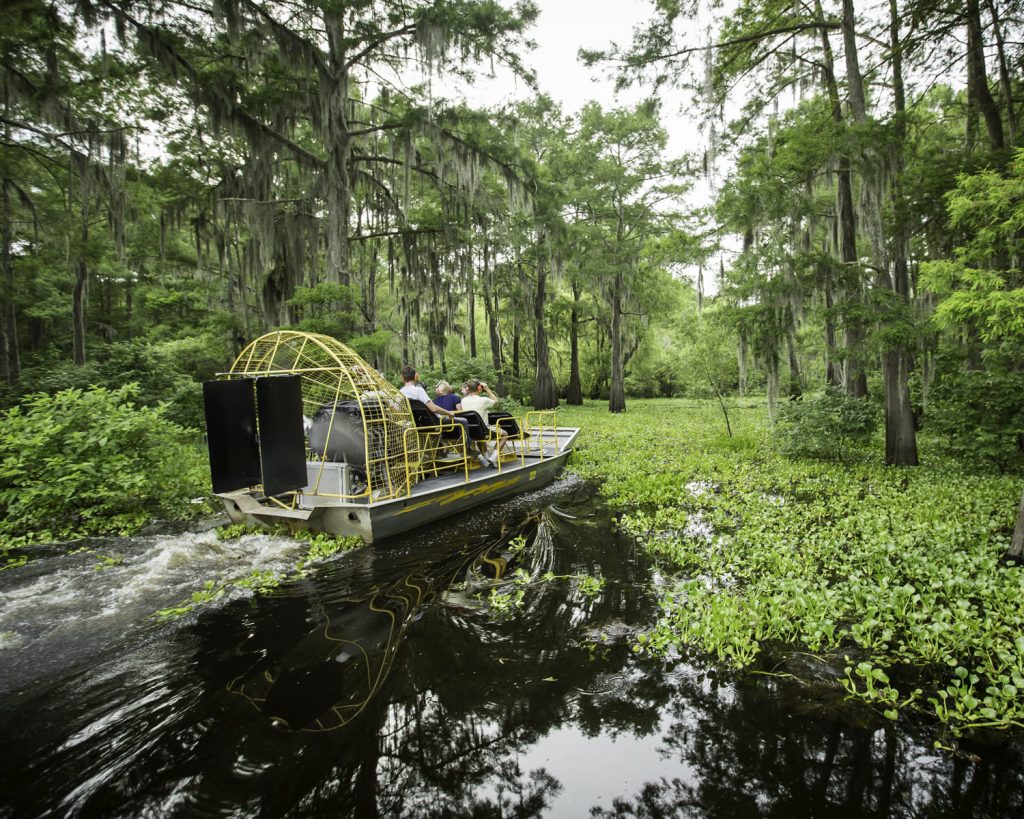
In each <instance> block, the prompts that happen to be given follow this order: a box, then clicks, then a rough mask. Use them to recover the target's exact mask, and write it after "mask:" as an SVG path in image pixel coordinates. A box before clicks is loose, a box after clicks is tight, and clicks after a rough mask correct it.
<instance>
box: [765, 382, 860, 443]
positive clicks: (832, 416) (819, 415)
mask: <svg viewBox="0 0 1024 819" xmlns="http://www.w3.org/2000/svg"><path fill="white" fill-rule="evenodd" d="M877 423H878V409H877V408H876V407H875V405H874V404H872V403H871V402H870V401H868V400H867V399H865V398H851V397H850V396H848V395H846V394H844V393H843V392H842V391H841V390H838V389H826V390H823V391H822V392H819V393H815V394H813V395H807V396H804V397H803V398H802V399H800V400H796V401H786V402H784V403H783V404H782V405H781V406H780V407H779V418H778V422H777V423H776V425H775V435H776V437H777V440H778V443H779V448H780V450H781V451H782V452H783V453H784V454H786V455H790V456H795V457H805V458H824V459H832V460H841V459H842V458H843V457H844V456H845V455H846V454H847V453H848V452H849V450H850V448H851V447H853V446H857V445H859V444H864V443H866V442H867V441H868V440H869V439H870V438H871V433H872V432H874V430H875V427H876V425H877Z"/></svg>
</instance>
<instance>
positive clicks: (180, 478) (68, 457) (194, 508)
mask: <svg viewBox="0 0 1024 819" xmlns="http://www.w3.org/2000/svg"><path fill="white" fill-rule="evenodd" d="M138 392H139V390H138V387H137V386H136V385H134V384H128V385H125V386H123V387H120V388H118V389H116V390H106V389H102V388H98V387H97V388H93V389H88V390H78V389H71V390H64V391H62V392H58V393H56V394H55V395H46V394H36V395H32V396H29V397H28V398H27V399H26V400H25V402H24V403H23V404H21V405H20V406H17V407H14V408H12V409H10V410H8V411H7V412H5V413H4V414H3V415H2V416H0V506H2V507H3V508H4V509H6V514H5V516H4V517H3V519H0V538H5V539H7V540H9V541H11V542H13V543H14V544H15V545H17V544H24V543H33V542H41V541H52V540H57V539H69V538H75V537H82V536H85V535H98V534H107V533H116V534H130V533H133V532H137V531H138V530H139V529H140V528H141V527H142V526H143V525H144V524H145V523H147V522H149V521H150V520H152V519H153V518H165V519H180V518H187V517H194V516H196V515H198V514H199V513H201V512H202V511H203V508H202V506H201V505H197V504H190V503H189V500H190V499H192V498H195V497H196V496H197V495H203V494H205V492H206V488H207V481H208V469H207V466H206V459H205V454H204V453H203V452H202V450H201V449H200V448H199V446H198V442H197V441H196V440H195V438H194V437H193V436H192V435H191V434H190V433H189V432H188V431H186V430H185V429H183V428H182V427H180V426H178V425H177V424H174V423H172V422H171V421H168V420H167V419H166V418H165V417H164V414H163V411H162V409H161V408H159V407H156V408H154V407H140V406H137V405H136V403H135V398H136V397H137V396H138Z"/></svg>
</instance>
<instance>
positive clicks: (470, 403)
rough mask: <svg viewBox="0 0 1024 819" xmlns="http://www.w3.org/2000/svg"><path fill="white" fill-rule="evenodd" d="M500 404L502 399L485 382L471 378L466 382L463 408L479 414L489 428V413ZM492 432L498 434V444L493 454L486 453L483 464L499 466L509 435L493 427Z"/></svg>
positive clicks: (483, 456) (482, 458) (482, 459)
mask: <svg viewBox="0 0 1024 819" xmlns="http://www.w3.org/2000/svg"><path fill="white" fill-rule="evenodd" d="M484 393H486V395H485V394H484ZM499 403H501V399H500V398H499V397H498V396H497V395H495V394H494V392H493V391H492V390H491V388H490V387H488V386H487V385H486V384H485V383H484V382H483V381H480V380H479V379H476V378H471V379H469V381H467V382H466V394H465V395H464V396H462V408H463V409H464V410H472V411H473V412H476V413H478V414H479V415H480V417H481V418H483V419H484V423H485V424H487V425H488V426H490V418H489V416H488V412H487V411H488V410H489V409H491V408H492V407H496V406H497V405H498V404H499ZM491 430H492V431H493V432H496V433H497V434H498V442H497V445H496V446H495V447H494V449H493V450H492V451H491V452H485V453H484V454H483V455H482V456H481V463H484V462H486V463H487V464H488V465H490V466H497V465H498V458H499V457H500V454H501V450H502V447H504V446H505V441H506V440H507V439H508V434H507V433H506V432H505V430H503V429H502V428H501V427H491Z"/></svg>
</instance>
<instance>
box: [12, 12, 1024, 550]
mask: <svg viewBox="0 0 1024 819" xmlns="http://www.w3.org/2000/svg"><path fill="white" fill-rule="evenodd" d="M539 13H541V10H540V9H539V8H538V6H536V5H534V4H533V3H530V2H518V3H500V2H494V1H493V0H430V2H427V1H426V0H423V1H422V2H421V1H420V0H412V1H411V2H387V3H384V2H373V1H372V0H360V2H331V0H321V1H320V2H279V3H278V2H270V3H263V2H248V1H247V0H210V2H205V1H204V0H199V1H198V2H193V3H187V4H186V3H181V4H175V3H166V2H128V1H127V0H81V1H80V2H74V0H66V1H65V0H53V1H52V2H44V0H14V1H12V2H8V3H5V4H4V8H3V11H2V20H3V27H2V31H0V79H2V84H3V102H2V105H3V113H2V116H0V124H2V128H3V139H2V145H3V152H2V156H0V170H2V176H3V178H2V206H0V223H2V234H3V260H2V264H3V277H2V281H3V284H2V293H3V309H2V324H0V328H2V332H0V358H2V361H3V365H2V366H3V375H4V386H3V389H2V392H0V399H2V402H3V404H4V405H6V406H7V407H16V406H17V405H19V404H20V403H22V402H24V401H25V400H26V397H28V396H34V398H33V399H32V400H36V401H39V400H42V399H41V396H42V395H45V394H51V395H52V394H54V393H56V392H57V391H60V390H67V389H73V388H79V389H85V388H88V387H91V386H95V387H102V388H107V389H112V390H117V389H121V388H122V387H123V386H124V385H125V384H127V383H129V382H131V383H135V384H137V385H138V388H137V390H135V392H133V393H132V395H133V396H134V399H135V401H136V402H138V403H139V404H140V405H141V406H143V407H147V406H148V407H157V406H158V405H160V406H162V407H163V409H162V410H161V413H162V417H163V418H165V419H167V420H169V421H172V422H174V423H176V424H179V425H181V426H183V427H187V428H188V427H191V428H197V427H199V426H200V425H201V401H200V382H201V381H202V380H204V379H207V378H209V377H211V376H212V375H213V374H214V373H216V372H218V371H223V370H224V369H226V368H227V367H228V366H229V364H230V362H231V360H232V358H233V356H234V355H236V354H237V353H238V352H239V351H240V350H241V349H242V347H243V346H244V345H245V344H246V343H248V341H250V340H251V339H253V338H254V337H256V336H257V335H259V334H261V333H263V332H265V331H267V330H268V329H273V328H281V327H293V328H299V329H307V330H313V331H316V332H323V333H327V334H330V335H333V336H336V337H337V338H339V339H342V340H344V341H345V342H346V343H348V344H349V345H351V346H352V347H353V348H354V349H355V350H357V351H358V352H359V353H360V354H361V355H363V357H364V358H366V359H367V360H368V361H370V362H371V363H372V364H373V365H374V366H375V367H377V368H378V369H380V370H381V371H382V372H384V373H385V374H387V375H388V376H389V377H392V378H395V377H397V373H398V370H399V369H400V367H401V366H402V365H403V364H406V363H414V364H416V365H417V366H418V367H419V368H420V370H421V371H422V373H423V374H424V375H425V376H441V375H445V376H449V377H452V378H463V377H466V376H467V375H470V374H475V375H478V376H483V377H486V378H489V379H491V380H492V382H493V383H494V384H495V385H496V388H497V389H498V391H499V392H500V393H502V394H506V395H509V396H511V397H512V398H513V399H515V400H516V401H519V402H521V403H524V404H532V405H533V406H534V407H537V408H550V407H554V406H557V405H558V403H559V401H560V400H564V401H565V402H566V403H568V404H570V405H572V404H580V403H581V402H582V401H583V400H584V398H589V399H599V400H602V401H607V402H608V408H609V409H610V410H611V411H612V412H621V411H623V410H625V409H626V407H627V396H628V397H637V398H641V397H655V396H688V397H711V398H715V399H716V400H719V401H721V402H722V408H723V410H726V399H728V398H729V397H730V396H743V395H746V394H748V393H752V392H756V393H758V394H764V395H765V396H766V399H767V401H766V403H767V412H768V415H769V418H770V420H771V421H772V422H774V421H775V420H776V417H777V416H779V417H780V419H781V420H782V421H783V422H786V421H787V419H788V423H790V424H796V425H797V426H799V424H801V423H803V421H802V420H801V419H806V418H808V417H810V416H811V415H813V414H814V413H815V412H819V413H822V412H824V413H831V417H836V418H839V419H840V422H841V423H844V424H846V425H848V426H849V427H850V428H851V429H853V428H856V427H857V426H858V425H863V424H865V423H869V421H870V419H871V418H872V417H874V415H875V414H877V413H875V410H876V409H877V410H879V411H880V413H881V416H882V417H884V439H885V451H884V459H885V462H886V463H887V464H891V465H898V466H908V465H915V464H917V463H918V461H919V454H918V445H917V437H918V435H919V434H934V435H936V436H938V437H939V438H941V440H942V441H943V445H944V447H945V448H946V449H948V450H949V451H950V452H952V453H954V454H955V455H956V456H958V457H960V458H961V459H963V460H964V461H965V462H970V463H973V464H976V465H978V466H979V467H981V468H989V469H996V470H998V471H1002V472H1010V473H1015V472H1016V473H1019V470H1020V468H1021V464H1022V462H1024V402H1022V401H1021V395H1024V368H1022V362H1024V355H1022V353H1024V280H1022V274H1021V272H1020V261H1019V258H1020V249H1021V237H1020V224H1021V221H1022V219H1024V196H1022V194H1024V154H1020V153H1018V151H1017V144H1018V142H1019V140H1020V137H1019V134H1018V132H1019V128H1020V124H1019V120H1020V116H1019V110H1018V108H1019V104H1018V102H1017V100H1016V94H1017V93H1019V91H1020V80H1021V67H1022V63H1024V51H1022V49H1021V44H1020V42H1019V41H1020V37H1019V34H1020V32H1021V30H1022V22H1024V18H1022V15H1024V8H1022V7H1021V6H1020V4H1018V3H1017V2H1016V1H1015V0H1010V1H1009V2H998V0H985V2H981V1H980V0H969V2H967V3H966V4H964V5H963V6H961V5H960V4H950V3H941V2H933V1H932V0H924V1H923V2H922V1H920V0H889V2H888V3H871V4H867V3H858V4H856V7H855V4H854V3H853V2H852V0H842V2H836V3H824V4H823V3H821V2H818V0H815V2H813V3H810V2H791V1H789V0H787V2H774V0H743V1H742V2H739V3H735V4H733V3H727V4H721V3H715V2H712V3H698V2H686V1H684V2H679V1H678V0H672V1H671V2H658V3H656V4H653V5H652V8H651V11H650V16H649V19H648V21H647V22H646V23H645V24H644V25H642V26H640V27H639V28H637V30H636V31H635V32H634V33H633V37H632V39H631V41H629V42H627V43H625V44H623V45H618V46H610V47H609V48H608V49H606V50H604V51H594V52H585V53H582V54H581V58H582V59H584V60H585V61H586V62H588V63H589V64H590V65H592V66H593V67H594V70H595V71H599V72H605V73H611V74H612V75H614V77H615V78H616V81H617V83H618V84H619V85H620V86H621V87H632V88H634V89H640V90H641V91H642V92H643V93H644V95H645V96H646V99H645V100H644V101H642V102H640V103H637V104H635V105H627V106H618V105H616V103H615V100H602V101H593V102H591V103H589V104H587V105H585V106H584V107H582V108H581V109H580V110H579V111H575V112H568V113H567V112H565V111H563V110H561V109H560V107H559V106H558V105H557V104H556V103H555V102H554V101H553V100H552V98H551V97H549V96H547V95H545V93H544V78H543V77H540V78H538V77H534V76H533V74H532V73H531V71H530V68H529V36H530V28H531V26H532V25H533V24H534V23H535V21H536V19H537V16H538V14H539ZM698 19H699V20H702V21H704V22H707V23H708V26H707V28H706V29H705V30H704V31H703V32H701V33H700V34H699V36H698V34H697V33H696V29H697V26H695V25H692V23H693V21H696V20H698ZM695 38H696V39H695ZM490 72H498V73H506V74H511V75H515V76H518V77H520V78H521V80H522V81H523V82H524V83H526V84H527V87H528V88H531V89H533V90H532V91H531V92H530V93H529V94H526V95H524V97H523V100H522V101H520V102H517V103H514V104H509V105H507V106H505V107H503V108H500V109H493V108H492V109H480V108H474V107H472V106H471V105H470V104H469V103H467V102H465V101H464V100H462V99H459V98H457V97H456V96H455V95H454V94H452V95H449V96H443V95H442V94H441V92H439V91H438V88H439V87H443V88H447V87H449V86H446V85H445V82H446V81H447V82H450V87H451V88H455V87H457V85H458V83H459V82H462V83H464V84H465V83H469V84H472V83H473V81H474V78H476V77H481V76H483V75H485V74H487V73H490ZM664 89H672V90H673V92H674V93H683V94H684V96H685V98H686V100H687V108H688V113H689V115H690V117H691V118H692V120H693V123H694V128H695V130H696V131H699V132H700V133H701V134H703V137H704V139H703V144H702V146H701V147H700V149H699V150H697V151H693V152H690V153H688V154H686V155H681V156H672V155H670V154H669V152H668V148H667V145H668V134H667V132H666V127H665V125H664V124H663V117H664V116H665V113H666V112H665V110H664V107H665V105H667V103H662V102H659V100H661V99H662V97H664V96H665V95H663V94H662V93H661V92H662V91H663V90H664ZM695 186H697V187H700V188H702V189H710V190H712V191H713V195H712V198H711V200H710V201H709V202H707V203H706V204H702V205H700V206H698V205H695V204H693V203H694V201H697V200H695V199H694V198H693V197H692V196H691V195H690V192H691V191H692V189H693V188H694V187H695ZM801 398H803V399H804V400H800V401H796V400H795V399H801ZM781 399H794V400H793V401H784V400H781ZM726 413H727V410H726ZM812 439H813V436H810V437H808V436H804V441H805V442H806V441H812ZM812 442H813V441H812ZM1022 515H1024V506H1022ZM1021 529H1022V527H1021V526H1020V525H1019V526H1018V532H1017V538H1016V541H1017V542H1016V544H1015V547H1016V549H1017V550H1018V551H1019V550H1020V547H1021V543H1020V540H1021V538H1024V531H1021Z"/></svg>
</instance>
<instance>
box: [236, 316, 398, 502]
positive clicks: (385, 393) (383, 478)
mask: <svg viewBox="0 0 1024 819" xmlns="http://www.w3.org/2000/svg"><path fill="white" fill-rule="evenodd" d="M272 375H298V376H300V377H301V384H302V407H303V414H304V415H305V417H306V421H307V423H312V421H313V420H314V419H316V420H317V421H318V422H319V423H321V424H326V425H327V436H326V439H325V443H324V445H323V447H322V448H319V447H318V448H317V449H316V450H313V449H307V463H308V464H309V465H310V466H311V467H313V466H314V465H317V464H318V467H317V468H316V469H315V470H314V469H313V468H311V469H310V486H309V487H307V491H308V492H309V493H310V494H314V495H327V496H330V497H338V498H343V499H345V500H355V499H357V498H368V499H372V500H380V499H387V498H394V497H398V496H401V495H405V494H407V493H408V491H409V487H410V486H411V484H412V483H414V482H415V475H414V474H410V472H411V471H412V472H414V471H415V470H414V469H411V467H410V464H411V463H415V462H416V461H417V460H418V453H417V452H416V451H410V447H412V448H415V447H417V446H418V443H417V437H416V436H415V435H411V436H410V435H407V434H406V431H407V430H410V429H413V428H414V426H415V425H414V422H413V417H412V413H411V412H410V409H409V404H408V402H407V401H406V399H405V396H403V395H402V394H401V393H400V392H399V391H398V390H397V389H396V388H395V387H394V386H392V385H391V384H390V383H389V382H388V381H387V380H386V379H385V378H384V376H382V375H381V374H380V373H378V372H377V371H376V370H375V369H373V367H371V366H370V365H369V364H367V363H366V362H365V361H364V360H363V359H362V358H360V357H359V355H358V354H356V353H355V352H353V351H352V350H351V349H349V348H348V347H346V346H345V345H344V344H342V343H341V342H340V341H338V340H337V339H334V338H331V337H330V336H325V335H318V334H315V333H303V332H298V331H294V330H279V331H276V332H273V333H268V334H266V335H264V336H261V337H260V338H258V339H256V340H255V341H253V342H252V343H251V344H249V346H248V347H246V348H245V349H244V350H243V351H242V352H241V354H240V355H239V356H238V358H237V359H235V362H234V364H233V365H232V367H231V370H230V372H229V373H228V376H229V378H230V377H237V378H255V377H260V376H272ZM342 407H345V408H347V410H348V411H349V412H350V414H351V416H352V417H353V418H354V417H356V416H358V417H359V419H360V423H361V426H362V435H363V442H364V444H365V453H366V458H365V464H358V467H359V469H360V470H363V469H365V478H364V479H361V480H360V481H359V482H358V485H357V486H356V488H354V489H350V490H349V491H347V492H346V491H331V490H325V489H324V488H322V487H321V481H322V479H323V474H324V466H325V463H326V462H327V461H328V460H329V459H328V451H327V450H328V445H329V442H330V436H331V433H332V430H333V429H334V427H335V423H336V421H338V420H339V410H340V408H342ZM339 423H340V422H339ZM332 489H333V488H332Z"/></svg>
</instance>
